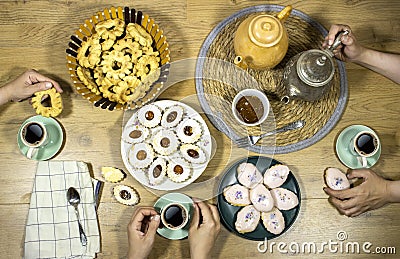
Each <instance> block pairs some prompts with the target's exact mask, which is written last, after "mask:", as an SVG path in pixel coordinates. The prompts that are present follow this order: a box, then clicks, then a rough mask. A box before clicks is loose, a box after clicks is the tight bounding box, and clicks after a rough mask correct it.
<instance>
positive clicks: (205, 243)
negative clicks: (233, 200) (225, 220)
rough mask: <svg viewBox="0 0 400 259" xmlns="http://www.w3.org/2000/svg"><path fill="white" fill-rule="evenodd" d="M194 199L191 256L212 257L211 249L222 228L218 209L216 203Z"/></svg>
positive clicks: (190, 230)
mask: <svg viewBox="0 0 400 259" xmlns="http://www.w3.org/2000/svg"><path fill="white" fill-rule="evenodd" d="M193 200H194V201H195V203H194V215H193V219H192V223H191V225H190V228H189V244H190V257H191V258H193V259H207V258H211V249H212V248H213V246H214V243H215V240H216V239H217V236H218V234H219V231H220V229H221V224H220V219H219V214H218V209H217V208H216V207H215V206H214V205H211V204H208V203H205V202H202V201H198V200H196V199H193Z"/></svg>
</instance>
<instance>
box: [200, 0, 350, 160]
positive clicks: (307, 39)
mask: <svg viewBox="0 0 400 259" xmlns="http://www.w3.org/2000/svg"><path fill="white" fill-rule="evenodd" d="M283 8H284V7H283V6H279V5H259V6H253V7H249V8H246V9H243V10H241V11H239V12H237V13H235V14H233V15H231V16H229V17H228V18H226V19H225V20H223V21H222V22H220V23H219V24H218V25H217V26H216V27H215V28H214V29H213V30H212V31H211V32H210V34H209V35H208V37H207V38H206V39H205V41H204V43H203V45H202V47H201V49H200V53H199V57H198V61H197V64H196V91H197V94H198V98H199V102H200V104H201V106H202V108H203V110H204V112H205V113H206V115H207V116H208V118H209V120H210V121H211V122H212V123H213V124H214V126H215V127H216V128H217V129H218V130H220V131H221V132H223V133H224V134H226V135H227V136H228V137H229V138H230V139H231V140H235V139H238V138H242V137H245V136H247V135H249V134H260V133H263V132H265V131H269V130H271V128H272V129H273V128H279V127H281V126H284V125H285V124H288V123H290V122H293V121H296V120H300V119H301V120H304V121H305V122H306V125H305V126H304V127H303V128H302V129H298V130H293V131H287V132H284V133H279V134H276V135H275V136H271V137H267V138H264V139H262V140H260V142H258V144H257V145H255V146H250V147H249V148H248V149H249V150H250V151H253V152H257V153H264V154H273V153H277V154H284V153H289V152H293V151H298V150H301V149H303V148H306V147H308V146H311V145H313V144H315V143H316V142H318V141H319V140H321V139H322V138H323V137H324V136H326V135H327V134H328V133H329V132H330V131H331V130H332V129H333V127H334V126H335V125H336V123H337V122H338V121H339V119H340V117H341V115H342V113H343V111H344V109H345V106H346V102H347V98H348V93H347V77H346V69H345V66H344V63H343V62H341V61H339V60H336V61H337V62H336V71H335V76H334V78H333V82H332V86H331V88H330V90H329V92H327V93H326V95H325V96H324V97H323V98H322V99H320V100H318V101H315V102H306V101H302V100H298V99H293V100H291V101H290V102H289V103H288V104H284V103H283V102H282V101H281V100H280V98H279V97H280V96H283V95H284V88H283V83H282V74H283V69H284V67H285V64H286V63H287V61H288V60H289V59H290V58H291V57H292V56H294V55H296V54H297V53H300V52H302V51H306V50H309V49H319V48H321V44H322V42H323V40H324V36H325V35H327V30H326V29H325V28H324V27H323V26H322V25H321V24H319V23H318V22H316V21H315V20H313V19H312V18H310V17H309V16H308V15H306V14H304V13H302V12H300V11H298V10H296V9H293V10H292V12H291V14H290V16H289V17H288V19H287V20H286V21H285V24H284V25H285V27H286V29H287V32H288V35H289V49H288V52H287V54H286V56H285V58H284V59H283V61H282V62H281V63H280V64H278V65H277V66H276V67H275V68H274V69H271V70H260V71H257V70H253V69H247V70H246V71H244V70H242V69H237V67H236V66H234V65H231V66H224V67H223V69H221V67H220V64H221V62H224V63H230V64H233V60H234V58H235V51H234V47H233V38H234V35H235V31H236V29H237V27H238V26H239V25H240V23H241V22H242V21H243V20H244V19H246V18H247V17H248V16H249V15H251V14H254V13H259V12H263V13H267V14H271V15H276V14H277V13H278V12H279V11H280V10H282V9H283ZM210 59H212V60H221V62H208V60H210ZM221 70H222V71H221ZM239 70H240V73H238V71H239ZM210 71H213V72H211V73H217V74H223V77H226V78H230V79H229V80H228V81H229V82H231V84H227V83H226V82H225V83H224V82H222V81H223V80H212V79H210V77H208V75H207V74H209V73H210ZM215 71H218V72H215ZM245 72H247V73H248V76H247V79H246V77H244V78H245V79H243V76H242V75H243V73H245ZM247 73H246V74H247ZM239 77H241V78H239ZM249 77H250V78H252V79H253V80H254V81H256V85H254V84H248V78H249ZM232 78H233V79H232ZM232 82H233V84H232ZM240 85H242V86H240ZM249 85H250V86H249ZM243 88H258V89H259V90H262V91H264V93H266V94H267V96H268V99H269V101H270V104H271V111H270V114H271V116H270V119H269V120H267V122H265V123H267V124H268V125H263V124H265V123H263V124H262V125H261V126H260V127H245V126H242V125H240V124H239V123H238V122H237V121H236V120H235V119H234V117H233V115H232V116H230V115H227V114H231V112H230V111H231V103H232V100H233V98H234V97H235V95H236V94H237V92H238V91H239V90H241V89H243ZM221 111H222V112H223V113H224V114H225V115H224V116H221Z"/></svg>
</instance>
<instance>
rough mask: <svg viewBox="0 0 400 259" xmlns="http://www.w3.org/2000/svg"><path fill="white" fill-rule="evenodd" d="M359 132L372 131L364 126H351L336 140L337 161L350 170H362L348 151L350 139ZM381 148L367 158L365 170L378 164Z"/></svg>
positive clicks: (360, 165) (358, 162) (357, 161)
mask: <svg viewBox="0 0 400 259" xmlns="http://www.w3.org/2000/svg"><path fill="white" fill-rule="evenodd" d="M361 131H372V132H374V131H373V130H372V129H371V128H369V127H367V126H364V125H351V126H349V127H347V128H345V129H344V130H343V131H342V132H341V133H340V134H339V136H338V138H337V140H336V154H337V156H338V157H339V160H340V161H341V162H342V163H343V164H344V165H345V166H347V167H349V168H351V169H358V168H364V167H363V166H362V164H361V162H360V161H359V160H358V159H357V157H356V156H354V155H353V154H352V153H351V152H350V150H349V143H350V141H351V139H352V138H353V137H354V136H355V135H356V134H357V133H359V132H361ZM381 149H382V147H379V150H378V152H376V154H375V155H373V156H371V157H368V158H367V166H366V167H365V168H370V167H372V166H373V165H375V164H376V162H378V160H379V157H380V155H381Z"/></svg>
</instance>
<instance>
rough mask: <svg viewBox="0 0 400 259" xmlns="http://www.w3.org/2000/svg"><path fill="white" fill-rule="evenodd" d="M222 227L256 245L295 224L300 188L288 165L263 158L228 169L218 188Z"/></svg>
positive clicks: (235, 164) (244, 160)
mask: <svg viewBox="0 0 400 259" xmlns="http://www.w3.org/2000/svg"><path fill="white" fill-rule="evenodd" d="M217 200H218V210H219V213H220V216H221V220H222V223H223V224H224V226H225V227H226V228H227V229H228V230H229V231H231V232H233V233H235V234H236V235H238V236H240V237H243V238H246V239H249V240H256V241H264V240H265V239H268V240H270V239H273V238H276V237H278V236H280V235H282V234H283V233H285V232H286V231H287V230H288V229H289V228H290V227H291V226H292V224H293V223H294V222H295V220H296V218H297V215H298V214H299V211H300V201H301V194H300V187H299V185H298V182H297V180H296V178H295V176H294V175H293V173H292V172H291V171H290V168H289V167H288V166H287V165H284V164H282V163H281V162H279V161H277V160H275V159H272V158H269V157H264V156H251V157H246V158H243V159H241V160H239V161H237V162H236V163H234V164H233V165H232V166H231V167H230V168H228V169H227V170H226V172H225V174H224V175H223V177H222V179H221V181H220V183H219V187H218V198H217Z"/></svg>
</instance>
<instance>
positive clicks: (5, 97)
mask: <svg viewBox="0 0 400 259" xmlns="http://www.w3.org/2000/svg"><path fill="white" fill-rule="evenodd" d="M8 88H9V85H8V84H7V85H5V86H3V87H1V88H0V105H1V104H5V103H8V102H9V101H11V97H10V93H9V91H8Z"/></svg>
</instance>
